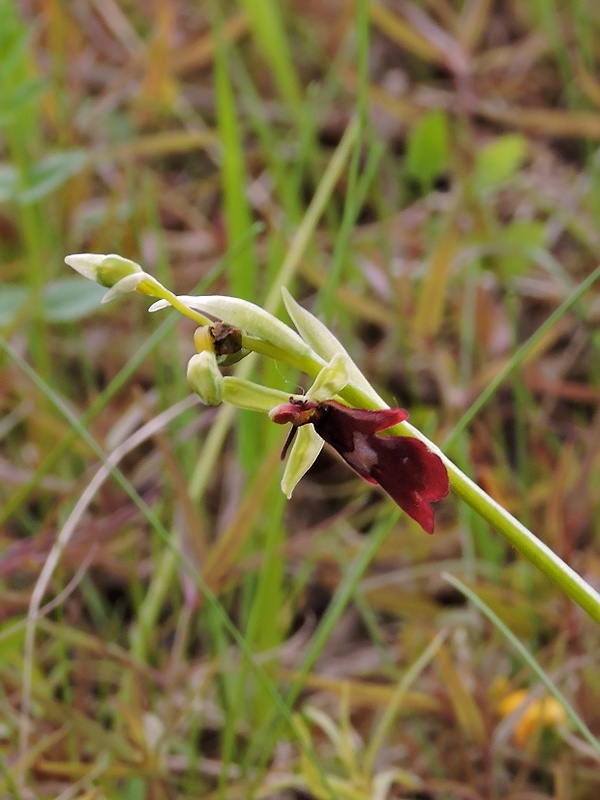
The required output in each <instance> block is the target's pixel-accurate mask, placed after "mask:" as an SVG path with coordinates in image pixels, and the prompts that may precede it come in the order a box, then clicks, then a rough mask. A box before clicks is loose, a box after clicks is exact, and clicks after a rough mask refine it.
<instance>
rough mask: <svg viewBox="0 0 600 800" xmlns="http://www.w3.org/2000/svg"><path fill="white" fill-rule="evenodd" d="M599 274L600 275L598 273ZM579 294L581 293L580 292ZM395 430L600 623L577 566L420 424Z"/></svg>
mask: <svg viewBox="0 0 600 800" xmlns="http://www.w3.org/2000/svg"><path fill="white" fill-rule="evenodd" d="M594 274H595V273H594ZM596 277H598V276H597V275H596ZM586 284H588V285H589V281H586ZM578 296H580V293H579V292H578ZM301 366H302V369H303V370H304V371H306V372H307V373H308V374H310V375H311V376H313V377H316V375H317V373H318V371H319V370H320V369H321V365H320V364H319V362H318V361H317V359H315V358H313V357H312V356H305V357H303V358H302V360H301ZM340 397H342V398H343V399H344V400H345V401H346V402H348V403H350V404H351V405H353V406H357V407H362V408H373V407H374V405H375V404H374V403H373V401H372V400H371V399H370V398H368V397H367V396H366V395H364V394H363V392H361V391H360V389H358V388H357V387H356V386H354V385H352V384H348V385H347V386H346V387H345V388H344V389H342V390H341V391H340ZM380 407H381V408H386V407H387V406H386V405H385V404H381V406H380ZM393 430H396V431H397V432H398V433H401V434H403V435H405V436H414V437H416V438H417V439H421V441H423V442H425V444H426V445H427V446H428V447H429V449H430V450H433V451H434V452H435V453H437V454H438V455H439V456H440V458H441V459H442V461H443V462H444V465H445V466H446V469H447V470H448V476H449V478H450V486H451V488H452V490H453V492H454V493H455V494H456V495H458V497H460V498H461V500H464V501H465V503H467V504H468V505H469V506H471V508H473V509H474V510H475V511H476V512H477V513H478V514H479V515H480V516H481V517H483V519H485V520H486V521H487V522H489V523H490V525H492V526H493V527H494V528H495V529H496V530H497V531H498V533H500V534H502V536H504V538H505V539H507V540H508V541H509V542H510V543H511V544H512V545H513V547H515V548H516V549H517V550H518V551H519V552H520V553H521V554H522V555H523V556H525V558H526V559H527V560H528V561H530V562H531V563H532V564H534V565H535V566H536V567H537V568H538V569H539V570H540V571H541V572H543V573H544V575H546V577H547V578H549V579H550V580H551V581H552V582H553V583H555V584H556V585H557V586H558V587H559V588H560V589H562V591H563V592H564V593H565V594H566V595H568V596H569V597H570V598H571V599H572V600H574V601H575V603H577V605H578V606H579V607H580V608H582V609H583V610H584V611H585V612H586V613H587V614H589V615H590V617H591V618H592V619H593V620H595V621H596V622H598V623H600V594H599V593H598V592H597V591H596V590H595V589H594V588H593V587H592V586H590V584H589V583H587V582H586V581H585V580H584V579H583V578H582V577H581V576H580V575H578V573H577V572H575V570H574V569H572V568H571V567H570V566H569V565H568V564H567V563H566V562H565V561H563V560H562V558H560V556H558V555H557V554H556V553H555V552H554V551H553V550H552V549H551V548H550V547H548V546H547V545H546V544H544V542H542V541H541V540H540V539H538V538H537V536H535V534H533V533H532V532H531V531H530V530H529V529H528V528H526V527H525V525H523V524H522V523H521V522H519V520H518V519H516V518H515V517H513V515H512V514H510V513H509V512H508V511H507V510H506V509H505V508H503V507H502V506H501V505H500V504H499V503H497V502H496V501H495V500H494V499H493V498H492V497H490V496H489V495H488V494H487V493H486V492H485V491H484V490H483V489H482V488H481V487H479V486H477V484H476V483H474V482H473V481H472V480H471V478H469V477H468V476H467V475H465V473H464V472H462V470H460V469H459V468H458V467H457V466H456V464H455V463H454V462H453V461H451V460H450V459H449V458H448V457H447V456H446V455H444V453H443V452H442V451H441V450H440V449H439V447H438V446H437V445H435V444H434V443H433V442H431V441H430V440H429V439H428V438H427V437H426V436H424V435H423V434H422V433H421V432H420V431H419V430H418V429H417V428H415V427H413V426H412V425H411V424H410V423H408V422H401V423H400V424H399V425H397V426H396V427H395V428H394V429H393Z"/></svg>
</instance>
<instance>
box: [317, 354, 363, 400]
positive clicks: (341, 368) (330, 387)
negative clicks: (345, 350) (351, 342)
mask: <svg viewBox="0 0 600 800" xmlns="http://www.w3.org/2000/svg"><path fill="white" fill-rule="evenodd" d="M348 361H350V359H349V358H348V357H347V356H343V355H342V354H341V353H337V354H336V355H335V356H334V357H333V358H332V359H331V361H330V362H329V364H325V366H324V367H323V369H322V370H321V371H320V372H319V374H318V375H317V377H316V378H315V380H314V383H313V385H312V386H311V387H310V389H309V390H308V391H307V393H306V396H307V397H309V398H310V399H311V400H329V399H331V398H332V397H335V395H336V394H337V393H338V392H341V390H342V389H343V388H344V386H345V385H346V384H347V383H348V370H347V369H346V362H348ZM350 363H352V362H351V361H350Z"/></svg>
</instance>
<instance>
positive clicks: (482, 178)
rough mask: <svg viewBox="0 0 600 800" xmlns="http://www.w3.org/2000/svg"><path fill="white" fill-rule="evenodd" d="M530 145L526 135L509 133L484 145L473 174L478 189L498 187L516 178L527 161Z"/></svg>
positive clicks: (478, 154) (477, 157) (476, 160)
mask: <svg viewBox="0 0 600 800" xmlns="http://www.w3.org/2000/svg"><path fill="white" fill-rule="evenodd" d="M528 146H529V145H528V143H527V139H525V137H524V136H521V135H520V134H516V133H507V134H505V135H504V136H499V137H498V138H497V139H495V140H494V141H493V142H490V143H489V144H488V145H486V146H485V147H482V148H481V150H479V152H478V153H477V155H476V158H475V169H474V174H473V179H474V182H475V185H476V186H477V187H478V189H480V190H482V191H485V190H486V189H496V188H498V187H499V186H501V185H502V184H504V183H507V182H508V181H510V180H511V179H512V178H514V176H515V175H516V174H517V172H518V171H519V169H520V168H521V167H522V166H523V163H524V162H525V159H526V157H527V150H528Z"/></svg>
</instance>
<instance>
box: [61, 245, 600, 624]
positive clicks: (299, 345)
mask: <svg viewBox="0 0 600 800" xmlns="http://www.w3.org/2000/svg"><path fill="white" fill-rule="evenodd" d="M65 260H66V262H67V263H68V264H69V265H70V266H72V267H73V268H74V269H76V270H77V271H78V272H80V273H81V274H82V275H84V276H85V277H87V278H90V279H92V280H96V281H97V282H99V283H101V284H102V285H104V286H107V287H108V288H109V292H108V294H107V296H106V297H105V298H104V299H105V300H109V299H112V298H113V297H114V296H116V295H117V294H121V293H123V292H126V291H139V292H141V293H143V294H146V295H149V296H151V297H154V298H157V299H158V302H157V303H154V305H153V306H151V308H150V310H151V311H156V310H158V309H160V308H165V307H167V306H171V307H173V308H175V309H176V310H178V311H180V312H181V313H182V314H184V315H185V316H187V317H189V318H191V319H194V320H195V321H196V322H198V323H199V324H200V325H201V326H208V334H207V333H206V332H203V333H202V334H198V335H197V336H196V337H195V341H196V347H197V349H198V353H197V355H196V356H193V357H192V359H191V360H190V364H189V366H188V378H189V381H190V384H191V386H192V388H193V389H194V391H196V392H197V393H198V395H199V396H200V397H201V398H202V399H203V400H204V402H206V403H207V404H211V405H212V404H217V403H220V402H229V403H232V404H234V405H236V406H238V407H241V408H249V409H253V410H256V411H262V412H267V413H270V414H271V417H272V418H273V419H274V421H276V422H284V421H285V422H288V421H291V422H292V424H295V426H296V427H298V431H297V435H296V437H295V440H294V442H293V444H292V446H291V448H290V454H289V458H288V463H287V465H286V470H285V473H284V478H283V481H282V488H283V490H284V491H285V493H286V494H288V495H289V494H290V493H291V491H292V490H293V488H294V486H295V485H296V483H297V482H298V480H300V478H301V477H302V475H303V474H304V473H305V472H306V470H307V469H308V468H309V467H310V465H311V464H312V463H313V461H314V459H315V458H316V456H317V455H318V453H319V451H320V448H321V447H322V445H323V438H322V437H320V436H319V435H318V429H319V428H321V432H322V433H324V436H325V437H326V438H327V440H328V441H331V440H332V438H333V439H337V438H339V437H338V435H337V432H334V433H331V430H330V429H329V428H328V427H327V426H326V425H324V423H323V422H322V414H323V408H326V409H328V414H329V416H331V409H332V408H333V409H334V412H333V417H334V418H336V419H337V420H338V422H337V424H338V427H339V426H340V425H341V430H342V432H345V433H346V434H348V432H350V434H352V435H356V434H359V435H364V436H366V437H367V438H366V439H364V440H361V441H362V443H363V444H366V446H367V449H366V450H365V451H364V452H363V456H364V458H367V462H365V461H364V458H363V460H359V461H357V460H356V453H355V452H354V450H350V451H349V450H348V447H349V445H347V444H344V445H342V446H340V447H336V449H338V452H340V455H342V457H343V458H344V460H346V462H347V463H349V464H350V466H352V468H353V469H355V470H356V471H357V472H358V473H359V474H361V475H362V476H363V477H364V478H365V479H366V480H369V481H371V482H376V483H380V485H382V486H383V488H384V489H385V490H386V491H388V493H389V494H391V495H392V496H393V497H394V499H396V501H397V502H399V500H398V498H397V497H395V494H397V493H398V491H399V483H398V482H397V481H395V480H392V481H388V479H387V476H384V477H383V478H382V477H381V475H379V474H378V473H377V470H378V468H379V467H380V466H381V464H382V463H385V464H386V465H387V464H388V460H389V459H388V456H387V455H386V456H383V455H382V451H380V448H381V447H382V445H381V444H380V442H379V441H378V440H375V439H369V438H368V437H369V436H370V435H371V433H372V434H373V436H375V429H374V430H373V431H371V432H366V429H365V428H364V425H365V424H366V425H367V426H369V425H371V422H365V420H369V419H371V418H369V416H368V413H367V412H368V411H371V412H379V413H380V416H381V415H382V414H383V417H382V418H381V419H379V417H377V415H375V417H374V418H372V419H378V420H379V423H381V424H379V427H378V428H376V430H383V429H384V427H388V426H387V425H385V426H384V425H383V422H382V421H383V419H384V418H385V419H390V420H393V421H394V422H396V424H395V425H394V426H393V427H391V428H390V431H389V432H390V433H393V434H395V435H396V436H398V437H401V438H408V439H411V438H413V439H418V440H420V442H421V443H422V444H423V445H424V448H423V450H422V451H421V450H420V448H411V447H410V446H408V447H407V446H403V447H404V451H406V453H410V454H412V452H413V451H414V453H417V452H420V453H421V456H420V457H424V459H425V461H427V462H428V464H429V466H428V467H427V468H425V467H424V468H423V469H425V472H423V473H420V474H422V475H423V476H424V478H423V480H424V481H425V484H424V486H425V494H424V495H423V498H422V502H423V503H424V504H425V506H427V504H428V502H429V501H430V500H436V499H440V498H441V497H443V496H444V494H445V491H444V482H443V480H442V479H441V473H440V472H439V469H440V468H439V467H438V466H437V462H438V461H439V462H440V464H442V465H443V467H444V468H445V471H446V472H447V479H448V480H449V485H450V488H451V489H452V490H453V492H454V493H455V494H456V495H457V496H458V497H460V498H461V499H462V500H464V501H465V502H466V503H467V504H468V505H469V506H471V508H473V509H474V510H475V511H476V512H477V513H478V514H479V515H480V516H481V517H482V518H483V519H485V520H486V521H487V522H488V523H489V524H490V525H492V527H494V528H495V529H496V530H497V531H498V532H499V533H500V534H501V535H503V536H504V537H505V538H506V540H507V541H508V542H510V544H511V545H512V546H513V547H515V548H516V549H517V550H518V551H519V552H520V553H521V554H522V555H523V556H524V557H525V558H526V559H527V560H529V561H530V562H531V563H532V564H534V565H535V566H536V567H538V569H540V571H541V572H542V573H543V574H544V575H546V577H548V578H549V579H550V580H551V581H552V582H553V583H554V584H555V585H557V586H558V587H559V588H560V589H562V591H563V592H565V594H567V595H568V596H569V597H570V598H571V599H572V600H573V601H574V602H575V603H577V605H579V606H580V608H582V609H583V610H584V611H586V612H587V613H588V614H589V615H590V617H592V619H594V620H595V621H596V622H598V623H600V594H598V592H597V591H596V590H595V589H594V588H593V587H592V586H591V585H590V584H589V583H587V582H586V581H585V580H584V579H583V578H582V577H581V576H580V575H578V574H577V573H576V572H575V570H573V569H572V568H571V567H570V566H569V565H568V564H566V563H565V562H564V561H563V560H562V559H561V558H560V557H559V556H558V555H557V554H556V553H555V552H554V551H553V550H552V549H551V548H549V547H548V546H547V545H545V544H544V543H543V542H542V541H541V540H540V539H538V538H537V537H536V536H535V535H534V534H533V533H532V532H531V531H530V530H528V529H527V528H526V527H525V526H524V525H523V524H522V523H521V522H519V521H518V520H517V519H516V518H515V517H514V516H513V515H512V514H510V513H509V512H508V511H507V510H506V509H505V508H503V507H502V506H501V505H500V504H499V503H497V502H496V501H495V500H494V499H493V498H491V497H490V496H489V495H488V494H487V493H486V492H485V491H484V490H483V489H482V488H481V487H479V486H477V484H475V483H474V482H473V481H472V480H471V479H470V478H469V477H468V476H467V475H465V473H464V472H462V470H460V469H459V468H458V467H457V466H456V465H455V464H454V462H453V461H451V460H450V459H449V458H448V457H447V456H445V455H444V454H443V453H442V451H441V450H440V449H439V448H438V447H437V446H436V445H435V444H434V443H433V442H431V441H430V440H429V439H427V437H425V436H424V435H423V434H422V433H421V432H420V431H419V430H418V429H416V428H415V427H413V426H412V425H411V424H410V423H408V422H407V421H406V416H407V414H406V412H404V411H402V410H400V409H396V410H390V409H389V406H387V404H386V403H385V402H384V400H383V399H382V398H381V397H380V396H379V395H378V394H377V392H376V391H375V390H374V389H373V387H372V386H371V385H370V383H369V382H368V381H367V379H366V378H365V376H364V375H363V374H362V372H360V370H359V369H358V367H357V366H356V364H355V363H354V362H353V361H352V359H351V358H350V356H349V355H348V353H347V352H346V350H345V349H344V348H343V346H342V345H341V343H340V342H339V341H338V340H337V339H336V338H335V337H334V336H333V334H332V333H331V332H330V331H329V329H328V328H326V326H324V325H323V323H321V322H320V321H319V320H318V319H317V318H316V317H314V316H313V315H312V314H311V313H310V312H308V311H307V310H306V309H304V308H302V307H301V306H300V305H299V304H298V303H296V301H295V300H293V298H292V297H291V295H290V294H289V293H288V292H287V291H286V290H285V289H284V290H283V298H284V303H285V306H286V309H287V311H288V313H289V315H290V318H291V319H292V321H293V323H294V325H295V326H296V328H297V330H298V333H296V332H295V331H294V330H292V328H290V327H289V326H288V325H286V324H285V323H283V322H282V321H281V320H279V319H277V318H276V317H274V316H273V315H271V314H269V313H268V312H267V311H265V310H264V309H262V308H260V307H259V306H256V305H253V304H252V303H249V302H247V301H245V300H241V299H238V298H235V297H223V296H218V295H210V296H205V297H192V296H179V297H178V296H176V295H174V294H172V293H171V292H169V291H168V290H167V289H165V288H164V287H163V286H162V285H161V284H160V283H159V282H158V281H157V280H156V279H155V278H154V277H152V276H151V275H148V274H147V273H145V272H144V271H143V270H142V269H141V267H140V266H139V265H137V264H135V262H132V261H129V260H128V259H122V258H121V257H120V256H99V255H96V254H89V253H87V254H79V255H75V256H69V257H67V259H65ZM585 283H586V287H587V285H589V281H586V282H585ZM582 291H583V290H582ZM582 291H581V292H578V293H577V296H578V297H579V296H581V293H582ZM221 320H222V321H223V323H224V329H225V330H223V329H222V328H218V325H219V324H220V321H221ZM232 326H235V328H236V329H239V331H240V336H239V339H238V338H236V337H235V336H232V335H231V330H230V329H232ZM223 342H226V346H227V350H226V352H219V350H220V348H221V347H223V344H222V343H223ZM232 342H234V344H233V346H232ZM232 350H233V352H232ZM249 351H254V352H256V353H260V354H262V355H264V356H268V357H270V358H274V359H276V360H278V361H282V362H285V363H287V364H291V365H293V366H294V367H297V368H298V369H300V370H302V372H304V373H306V374H307V375H309V376H310V377H311V378H313V379H314V381H315V383H314V384H313V386H312V387H311V388H310V389H309V390H308V391H307V393H306V395H303V396H300V397H290V396H289V394H287V393H285V392H282V391H280V390H277V389H272V388H270V387H264V386H260V385H258V384H256V383H252V382H251V381H247V380H242V379H241V378H237V377H235V376H223V375H222V374H221V372H220V366H221V365H222V364H223V363H231V362H232V360H233V361H235V360H236V359H237V358H240V357H242V356H243V355H244V354H245V353H246V352H249ZM277 409H279V410H277ZM397 412H401V413H397ZM306 414H308V416H306ZM390 414H391V416H386V415H390ZM394 414H395V416H394ZM340 415H341V416H340ZM361 415H362V416H361ZM365 415H366V416H365ZM278 417H279V418H278ZM342 417H343V419H344V420H345V421H341V422H340V419H341V418H342ZM347 419H351V420H353V421H352V423H351V424H350V427H348V424H349V423H348V422H347ZM360 420H362V421H360ZM361 426H362V427H361ZM315 428H317V430H316V431H315ZM377 435H378V434H377ZM379 438H380V439H387V438H388V437H387V436H383V437H379ZM290 441H291V439H290ZM332 443H333V442H332ZM288 444H289V442H288ZM334 446H336V445H335V444H334ZM372 446H374V448H375V450H374V453H370V452H369V447H372ZM388 447H389V443H387V444H386V443H385V442H384V444H383V448H384V449H386V448H388ZM386 452H387V450H386ZM365 453H366V455H365ZM369 458H375V459H376V463H375V464H373V463H371V462H370V461H369V460H368V459H369ZM378 459H379V460H378ZM381 459H383V461H382V460H381ZM386 459H388V460H386ZM421 460H423V458H421ZM418 462H419V458H416V460H415V461H414V462H413V463H414V464H418ZM389 463H390V464H391V460H389ZM431 470H433V472H431ZM432 476H434V477H432ZM435 476H437V477H435ZM407 480H409V487H408V488H409V489H410V490H411V491H412V490H414V491H417V489H416V488H415V487H416V484H414V485H410V479H409V478H407ZM431 481H433V484H435V483H436V481H437V488H436V490H435V491H433V490H432V491H430V489H431V486H432V485H433V484H432V483H431ZM386 483H387V485H386ZM400 488H401V487H400ZM428 493H429V495H428ZM414 502H415V498H414V497H413V499H412V500H411V501H410V502H408V503H404V504H403V503H402V502H399V504H400V505H401V506H402V507H403V508H405V510H407V512H408V513H409V514H411V516H413V517H414V518H415V519H419V514H421V515H422V514H423V507H422V506H421V507H420V510H417V512H415V513H411V509H412V511H413V512H414V510H415V506H414ZM420 502H421V501H420ZM411 503H412V504H413V505H411ZM429 519H430V518H429V516H428V512H425V516H421V520H420V521H421V524H423V523H425V524H424V527H425V528H426V529H428V527H427V526H428V525H429ZM432 524H433V523H432V522H431V526H432ZM431 529H432V527H431Z"/></svg>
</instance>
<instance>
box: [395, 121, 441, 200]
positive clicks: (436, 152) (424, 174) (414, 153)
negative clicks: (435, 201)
mask: <svg viewBox="0 0 600 800" xmlns="http://www.w3.org/2000/svg"><path fill="white" fill-rule="evenodd" d="M449 161H450V134H449V127H448V117H447V116H446V114H445V113H444V112H443V111H440V110H439V109H436V110H435V111H429V112H428V113H427V114H424V115H423V116H422V117H421V118H420V119H419V121H418V122H417V123H416V124H415V125H414V127H413V128H412V129H411V131H410V133H409V136H408V142H407V147H406V171H407V173H408V174H409V175H410V176H411V178H413V179H414V180H416V181H417V182H418V183H419V185H420V187H421V189H422V191H423V192H428V191H429V190H430V189H431V188H432V186H433V183H434V181H435V179H436V178H439V177H440V175H443V174H444V172H445V171H446V170H447V169H448V164H449Z"/></svg>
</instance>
